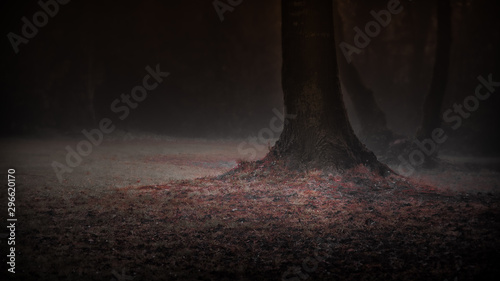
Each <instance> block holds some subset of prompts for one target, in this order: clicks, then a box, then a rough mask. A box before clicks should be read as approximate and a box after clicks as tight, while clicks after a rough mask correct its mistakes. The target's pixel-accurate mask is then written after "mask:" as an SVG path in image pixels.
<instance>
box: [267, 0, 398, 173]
mask: <svg viewBox="0 0 500 281" xmlns="http://www.w3.org/2000/svg"><path fill="white" fill-rule="evenodd" d="M282 49H283V68H282V86H283V93H284V103H285V114H288V115H293V118H288V119H287V120H286V122H285V126H284V129H283V132H282V134H281V136H280V139H279V140H278V142H277V143H276V145H275V146H274V147H273V149H272V151H271V153H272V155H275V156H277V157H278V158H280V159H284V160H285V161H286V163H287V164H288V165H289V166H291V167H295V168H322V169H335V170H344V169H348V168H352V167H355V166H357V165H359V164H363V165H366V166H368V167H370V168H372V169H374V170H376V171H377V172H379V173H381V174H382V173H386V172H387V171H389V168H387V167H386V166H385V165H383V164H381V163H380V162H378V161H377V158H376V157H375V155H374V154H373V153H372V152H370V151H368V150H367V149H366V147H365V146H364V145H363V144H362V143H361V142H360V141H359V140H358V138H357V137H356V135H355V134H354V132H353V130H352V128H351V125H350V123H349V120H348V118H347V113H346V110H345V106H344V102H343V100H342V94H341V91H340V85H339V78H338V69H337V57H336V52H335V40H334V27H333V8H332V1H323V0H308V1H305V0H283V1H282Z"/></svg>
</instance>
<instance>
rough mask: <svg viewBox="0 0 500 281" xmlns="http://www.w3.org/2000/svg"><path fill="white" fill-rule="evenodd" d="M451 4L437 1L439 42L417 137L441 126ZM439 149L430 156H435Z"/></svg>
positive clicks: (448, 62) (448, 58) (449, 46)
mask: <svg viewBox="0 0 500 281" xmlns="http://www.w3.org/2000/svg"><path fill="white" fill-rule="evenodd" d="M451 41H452V38H451V6H450V1H449V0H444V1H437V44H436V55H435V62H434V71H433V75H432V81H431V86H430V89H429V93H428V94H427V96H426V97H425V101H424V108H423V118H422V123H421V126H420V128H419V129H418V131H417V138H418V139H420V140H422V139H425V138H430V137H431V134H432V131H433V130H434V129H436V128H439V127H441V107H442V104H443V98H444V95H445V93H446V87H447V84H448V73H449V66H450V49H451ZM436 155H437V151H436V152H435V153H433V154H431V155H430V157H428V158H431V159H432V158H435V157H436Z"/></svg>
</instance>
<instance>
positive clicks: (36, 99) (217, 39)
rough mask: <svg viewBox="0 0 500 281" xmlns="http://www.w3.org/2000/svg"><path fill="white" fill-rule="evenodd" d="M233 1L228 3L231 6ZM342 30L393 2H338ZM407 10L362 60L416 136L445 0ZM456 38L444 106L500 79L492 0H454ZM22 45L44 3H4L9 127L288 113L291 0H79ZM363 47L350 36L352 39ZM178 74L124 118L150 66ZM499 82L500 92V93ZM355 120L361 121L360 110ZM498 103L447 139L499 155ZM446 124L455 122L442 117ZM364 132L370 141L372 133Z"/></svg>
mask: <svg viewBox="0 0 500 281" xmlns="http://www.w3.org/2000/svg"><path fill="white" fill-rule="evenodd" d="M223 2H225V1H223ZM341 2H342V3H343V5H342V6H341V11H340V13H341V15H342V18H343V20H344V23H345V26H344V29H345V30H344V32H345V35H344V36H345V38H352V37H353V33H352V28H353V27H354V26H359V27H361V28H363V27H364V25H365V24H366V23H367V22H368V21H370V20H372V18H371V16H370V14H369V12H370V10H375V11H378V10H380V9H385V8H386V5H387V2H388V1H378V0H377V1H369V2H368V1H341ZM401 4H402V5H403V7H404V10H403V12H402V13H400V14H398V15H394V16H393V18H392V21H391V23H390V24H389V26H388V27H386V28H384V29H383V30H382V32H381V33H380V35H379V36H378V37H376V38H374V39H372V42H371V43H370V45H369V46H368V47H367V48H365V49H364V51H363V53H361V54H359V55H354V57H353V61H354V63H355V65H356V66H357V67H358V69H359V71H360V73H361V75H362V77H363V79H364V82H365V83H366V85H367V86H368V87H370V88H372V89H373V91H374V93H375V96H376V99H377V102H378V103H379V105H380V106H381V108H382V109H383V110H384V111H385V113H386V115H387V119H388V126H389V128H390V129H392V130H393V131H395V132H396V133H399V134H403V135H407V136H412V135H413V134H414V133H415V130H416V129H417V127H418V126H419V123H420V118H421V107H422V104H423V100H424V97H425V95H426V94H427V90H428V87H429V83H430V79H431V76H432V66H433V62H434V47H435V41H436V38H435V28H436V19H435V4H434V1H430V0H427V1H426V0H422V1H407V0H402V1H401ZM452 7H453V16H452V20H453V45H452V50H451V65H450V74H449V84H448V89H447V94H446V97H445V101H444V107H443V109H447V108H450V107H451V106H452V105H453V103H462V102H463V99H464V98H465V97H466V96H468V95H472V94H473V93H474V89H475V87H476V85H477V84H478V81H477V76H479V75H483V76H484V77H486V76H487V75H488V74H490V73H491V74H493V80H496V81H500V66H499V63H498V62H499V52H498V50H499V49H500V48H499V47H500V40H499V38H500V36H499V32H500V20H499V17H498V11H499V9H498V4H496V3H494V2H492V1H486V0H478V1H467V0H462V1H459V0H453V1H452ZM59 8H60V10H59V12H58V14H57V15H56V16H55V17H53V18H50V19H49V22H48V24H47V25H46V26H44V27H42V28H39V31H38V34H37V35H36V36H35V37H34V38H33V39H29V43H28V44H21V45H20V46H19V48H20V52H19V54H15V53H14V51H13V49H12V47H11V45H10V42H9V40H8V38H7V34H8V33H9V32H14V33H16V34H18V35H21V27H22V25H23V23H22V21H21V17H23V16H26V17H27V18H28V19H30V21H31V20H32V17H33V14H34V13H35V12H37V11H39V10H40V9H41V8H40V6H39V5H38V4H37V1H12V0H9V1H2V3H1V11H2V27H1V28H2V34H3V36H4V37H3V39H2V41H1V48H2V49H1V50H2V57H1V59H2V73H1V83H2V86H1V89H2V103H1V114H2V117H1V122H2V134H3V135H7V136H12V135H28V134H29V135H33V134H34V135H53V136H54V135H72V134H73V135H78V134H79V132H80V130H81V129H82V128H87V129H91V128H95V127H97V122H98V121H99V120H100V119H101V118H103V117H109V118H111V119H112V120H113V122H114V124H116V125H117V126H118V127H119V128H120V129H122V130H125V131H137V132H148V133H158V134H165V135H171V136H189V137H207V138H212V137H217V138H219V137H246V136H247V135H248V134H255V133H256V132H257V131H258V130H259V129H260V128H263V127H267V126H268V123H269V120H270V118H272V115H273V112H272V109H273V108H278V109H280V110H282V107H283V106H282V92H281V86H280V67H281V45H280V44H281V39H280V32H281V31H280V21H281V16H280V1H263V0H259V1H255V0H254V1H250V0H244V1H243V2H242V4H241V5H239V6H237V7H235V8H234V11H232V12H226V13H225V14H224V17H225V19H224V21H222V22H221V21H220V19H219V16H218V15H217V12H216V11H215V9H214V6H213V4H212V1H210V0H198V1H159V0H144V1H132V0H128V1H95V0H87V1H81V0H73V1H71V2H69V3H68V4H66V5H60V7H59ZM349 43H351V44H352V42H349ZM156 64H160V66H161V67H160V68H161V70H162V71H166V72H170V74H171V75H170V76H169V77H168V78H166V79H165V81H164V82H163V83H162V84H161V85H160V87H158V88H157V89H155V90H154V91H153V92H150V93H149V94H148V97H147V99H146V100H145V101H143V102H141V103H139V106H138V108H137V109H133V110H132V111H131V113H130V115H129V117H128V118H126V119H125V120H123V121H121V120H119V119H118V118H117V116H118V115H117V114H115V113H113V112H112V111H111V110H110V104H111V102H112V101H113V100H114V99H116V98H119V97H120V95H121V94H122V93H126V94H129V93H130V90H131V89H132V88H133V87H134V86H136V85H139V84H140V83H141V81H142V78H143V77H144V75H146V71H145V70H144V68H145V67H146V66H147V65H150V66H152V67H153V68H154V66H155V65H156ZM499 91H500V89H499V90H498V91H497V92H499ZM345 101H346V104H347V106H348V109H349V114H350V118H351V121H352V124H353V126H354V129H355V130H357V128H358V124H357V119H356V116H355V115H354V114H353V113H352V111H351V110H350V100H349V98H348V96H345ZM499 102H500V98H499V97H498V93H494V94H493V95H492V96H491V97H490V98H489V99H488V100H487V101H484V102H481V103H480V106H479V108H478V110H477V111H475V112H473V113H472V115H471V117H470V118H469V119H467V120H465V122H464V124H463V126H462V127H461V128H460V129H458V130H456V131H453V132H452V131H451V130H447V132H448V133H449V135H450V136H451V138H450V141H449V142H447V145H448V146H449V147H452V148H454V149H456V150H463V151H469V152H471V153H476V154H486V155H490V154H499V151H500V149H499V148H498V143H499V141H500V137H499V134H498V128H499V120H500V118H499V117H500V111H499V110H498V108H499V107H498V105H499ZM443 126H444V127H445V128H446V124H444V125H443ZM361 138H362V136H361Z"/></svg>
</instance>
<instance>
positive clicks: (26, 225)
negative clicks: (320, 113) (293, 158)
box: [0, 139, 500, 281]
mask: <svg viewBox="0 0 500 281" xmlns="http://www.w3.org/2000/svg"><path fill="white" fill-rule="evenodd" d="M77 141H78V139H77V140H74V139H65V140H59V141H54V140H5V141H0V148H1V157H0V164H1V167H2V170H3V171H6V169H7V168H12V167H14V168H16V176H17V177H16V179H17V184H18V186H17V189H16V211H17V218H18V223H17V228H16V233H17V236H16V239H17V240H16V241H17V244H16V250H17V252H16V254H17V259H16V272H17V273H16V276H17V280H106V281H108V280H131V278H134V279H133V280H296V281H297V280H298V281H302V280H384V281H385V280H439V281H444V280H449V281H452V280H496V279H497V278H496V277H498V276H499V272H498V262H499V260H500V254H499V252H500V245H499V237H500V235H499V229H500V227H499V226H500V221H499V218H500V216H499V215H500V214H499V213H500V210H499V201H500V200H499V196H498V194H499V193H498V190H499V182H500V177H499V172H498V169H494V168H492V167H493V166H495V163H497V162H491V161H490V162H488V161H486V162H484V161H483V160H481V159H479V160H478V159H467V160H464V159H463V158H460V159H458V160H457V159H452V158H447V159H448V160H447V161H448V162H449V163H446V164H444V165H443V166H442V167H441V168H439V169H437V170H433V171H422V172H419V173H416V174H414V175H412V177H411V180H410V179H404V178H400V177H389V178H386V179H382V178H380V177H376V176H374V175H371V174H370V173H369V172H368V171H366V170H365V169H363V168H357V169H354V170H351V171H347V172H346V173H345V174H343V175H337V174H322V173H321V172H318V171H311V172H308V173H303V174H298V173H294V172H290V171H286V170H282V169H278V168H276V167H277V166H276V165H275V166H272V163H264V164H266V165H262V163H261V164H256V163H253V164H249V163H242V164H241V165H240V168H239V169H238V171H237V172H235V173H232V174H230V175H226V176H225V177H215V178H214V177H205V178H201V179H194V178H195V177H197V176H200V175H217V174H221V173H222V172H225V171H228V170H229V169H231V167H233V165H234V164H232V163H235V162H234V161H236V160H237V159H238V158H239V157H241V156H240V155H238V153H237V145H238V144H239V141H227V142H220V141H200V140H175V139H174V140H171V139H166V140H163V139H159V140H148V139H146V140H131V141H116V140H109V141H106V142H105V143H103V144H102V145H101V146H100V147H97V148H95V150H94V152H93V153H92V154H91V155H89V156H88V157H87V158H85V160H84V162H83V163H82V165H81V166H79V167H77V168H76V169H75V170H74V171H73V173H71V174H69V175H68V176H67V177H66V178H65V181H64V182H63V183H59V182H57V180H56V178H55V175H54V173H53V171H52V168H51V166H50V163H51V162H52V161H53V160H58V161H63V160H64V147H65V145H74V144H75V143H76V142H77ZM260 153H261V155H263V154H264V153H265V151H262V152H260ZM483 162H484V163H483ZM460 163H461V164H460ZM269 167H273V168H269ZM180 179H182V180H180ZM0 199H1V201H2V202H6V192H3V193H1V194H0ZM2 204H3V206H6V203H5V204H4V203H2ZM1 214H2V215H1V216H0V218H1V220H2V221H4V222H5V212H4V211H2V212H1ZM4 227H5V226H4ZM5 232H6V231H5V230H4V231H0V236H1V237H0V239H1V242H2V243H1V245H0V250H1V253H2V256H4V260H5V256H6V254H5V253H7V244H6V241H5V238H6V236H5V235H6V234H5ZM5 271H6V266H4V270H3V271H2V273H1V274H0V276H3V275H4V273H5ZM8 277H9V278H10V279H12V275H9V276H8ZM10 279H7V280H10ZM1 280H5V279H4V278H3V277H2V278H1ZM14 280H16V279H14Z"/></svg>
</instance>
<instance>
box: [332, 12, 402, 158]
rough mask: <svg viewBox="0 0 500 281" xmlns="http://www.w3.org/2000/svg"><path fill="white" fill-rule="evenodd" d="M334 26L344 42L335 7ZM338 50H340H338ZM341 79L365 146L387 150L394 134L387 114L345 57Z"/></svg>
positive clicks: (341, 26)
mask: <svg viewBox="0 0 500 281" xmlns="http://www.w3.org/2000/svg"><path fill="white" fill-rule="evenodd" d="M334 8H335V14H334V19H335V21H334V25H336V28H335V32H336V34H337V40H339V42H340V41H344V26H343V21H342V17H341V16H340V11H339V8H340V7H334ZM337 50H338V49H337ZM338 63H339V69H340V78H341V81H342V86H344V87H345V88H344V90H346V91H347V93H348V94H349V97H350V98H351V100H352V105H353V108H354V112H356V116H357V117H358V118H359V121H360V125H361V132H360V135H361V136H362V137H363V138H366V142H365V144H367V145H369V146H370V145H371V148H372V149H375V150H384V149H387V147H388V145H389V142H390V141H391V140H392V139H393V133H392V132H391V130H389V129H388V128H387V121H386V117H385V113H384V112H383V111H382V109H380V107H379V106H378V104H377V102H376V100H375V96H374V94H373V91H372V90H371V89H369V88H368V87H366V85H365V83H364V82H363V78H362V77H361V75H360V74H359V71H358V70H357V69H356V66H355V65H354V63H352V62H351V63H348V62H347V60H346V59H345V58H344V57H343V56H339V57H338Z"/></svg>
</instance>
